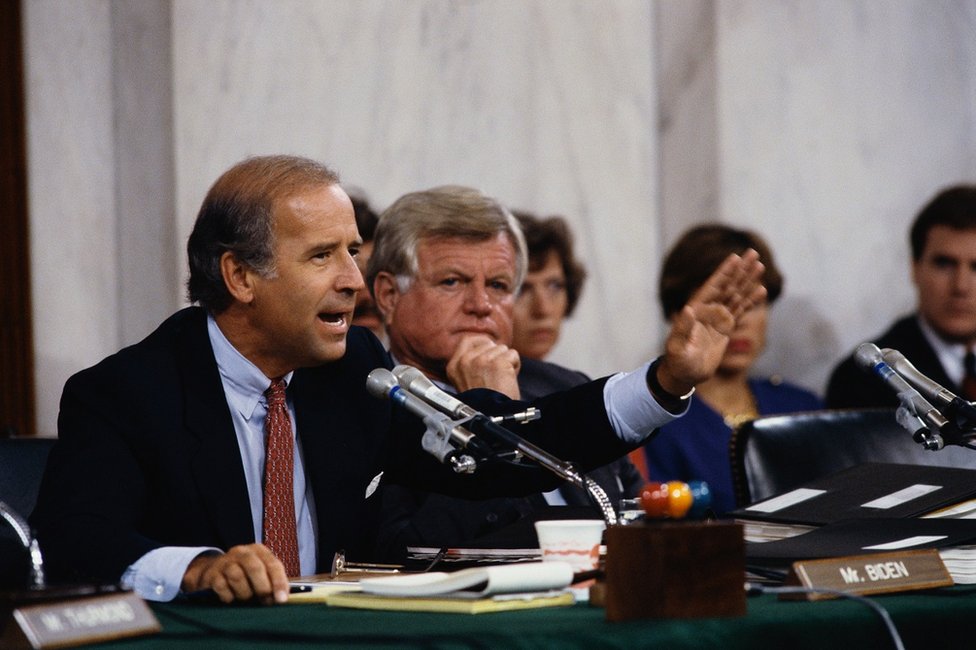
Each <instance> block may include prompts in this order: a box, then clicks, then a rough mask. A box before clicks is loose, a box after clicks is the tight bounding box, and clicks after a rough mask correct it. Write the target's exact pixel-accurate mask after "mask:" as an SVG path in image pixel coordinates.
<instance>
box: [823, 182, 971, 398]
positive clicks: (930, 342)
mask: <svg viewBox="0 0 976 650" xmlns="http://www.w3.org/2000/svg"><path fill="white" fill-rule="evenodd" d="M911 248H912V280H913V282H914V284H915V288H916V290H917V295H918V305H917V310H916V312H915V313H914V314H911V315H908V316H905V317H903V318H900V319H899V320H898V321H897V322H895V323H894V325H892V326H891V328H890V329H888V331H886V332H885V333H884V334H882V335H881V336H879V337H877V338H875V339H872V342H874V343H875V344H876V345H877V346H878V347H880V348H892V349H895V350H898V351H899V352H901V353H902V354H903V355H904V356H905V358H906V359H908V360H909V361H911V362H912V364H913V365H914V366H915V367H916V368H918V370H919V371H920V372H922V373H923V374H925V375H927V376H928V377H930V378H931V379H932V380H934V381H936V382H938V383H939V384H941V385H943V386H945V387H946V388H948V389H949V390H950V391H952V392H954V393H956V394H957V395H963V396H965V397H966V398H967V399H969V400H976V368H974V365H976V361H969V364H970V368H969V373H970V375H971V380H970V381H966V374H967V357H968V358H969V359H973V356H972V350H973V347H974V346H976V185H957V186H953V187H949V188H946V189H944V190H942V191H941V192H939V193H938V194H937V195H936V196H935V197H933V198H932V199H931V200H930V201H929V203H928V204H927V205H926V206H925V207H923V208H922V210H921V211H920V212H919V214H918V216H916V218H915V222H914V223H913V224H912V228H911ZM826 401H827V405H828V406H830V407H832V408H845V407H875V406H877V407H887V406H890V407H896V406H898V398H897V396H896V395H895V393H894V391H892V390H891V388H889V387H888V386H887V385H886V384H885V383H884V382H883V381H882V380H881V379H880V378H878V377H877V376H876V375H874V374H873V373H870V374H869V373H868V372H866V371H865V370H863V369H861V368H859V367H858V365H857V363H856V362H855V360H854V356H853V354H852V355H850V356H848V357H847V358H846V359H844V360H843V361H842V362H841V363H840V364H839V365H838V366H837V367H836V368H835V369H834V371H833V373H832V374H831V376H830V381H829V383H828V386H827V398H826Z"/></svg>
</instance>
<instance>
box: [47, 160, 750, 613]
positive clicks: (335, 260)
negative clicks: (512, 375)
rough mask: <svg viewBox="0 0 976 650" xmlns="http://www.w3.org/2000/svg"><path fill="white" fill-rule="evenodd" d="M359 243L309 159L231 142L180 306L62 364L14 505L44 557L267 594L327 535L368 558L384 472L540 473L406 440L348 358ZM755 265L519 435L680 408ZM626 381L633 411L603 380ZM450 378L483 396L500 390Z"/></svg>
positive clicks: (634, 420)
mask: <svg viewBox="0 0 976 650" xmlns="http://www.w3.org/2000/svg"><path fill="white" fill-rule="evenodd" d="M360 242H361V239H360V237H359V234H358V232H357V229H356V223H355V219H354V216H353V209H352V205H351V203H350V201H349V197H348V196H347V195H346V193H345V192H344V191H343V190H342V188H341V187H340V186H339V184H338V181H337V178H336V176H335V174H334V172H332V171H331V170H329V169H328V168H326V167H324V166H322V165H320V164H318V163H315V162H314V161H310V160H307V159H303V158H296V157H291V156H267V157H258V158H251V159H248V160H245V161H243V162H241V163H239V164H237V165H235V166H234V167H232V168H231V169H229V170H228V171H227V172H225V173H224V174H223V175H222V176H221V177H220V178H219V179H218V180H217V181H216V183H215V184H214V185H213V187H211V189H210V191H209V192H208V194H207V197H206V198H205V200H204V202H203V205H202V207H201V209H200V212H199V214H198V216H197V220H196V223H195V225H194V228H193V232H192V233H191V235H190V239H189V242H188V246H187V251H188V254H189V262H190V279H189V283H188V287H189V296H190V299H191V300H192V301H194V302H197V303H199V305H200V306H199V307H190V308H188V309H184V310H182V311H180V312H178V313H177V314H175V315H174V316H172V317H171V318H169V319H168V320H167V321H165V322H164V323H163V324H162V325H161V326H160V327H159V328H158V329H157V330H156V331H155V332H154V333H152V334H150V335H149V336H148V337H147V338H146V339H145V340H143V341H142V342H140V343H138V344H136V345H133V346H131V347H128V348H125V349H123V350H122V351H120V352H118V353H117V354H114V355H112V356H110V357H108V358H106V359H105V360H103V361H102V362H100V363H99V364H97V365H95V366H94V367H92V368H89V369H87V370H83V371H81V372H79V373H78V374H76V375H74V376H73V377H71V378H70V379H69V380H68V382H67V383H66V384H65V389H64V393H63V396H62V399H61V412H60V415H59V418H58V433H59V440H58V442H57V443H56V445H55V447H54V449H53V450H52V451H51V454H50V458H49V463H48V467H47V469H46V472H45V477H44V480H43V484H42V486H41V491H40V495H39V498H38V503H37V507H36V508H35V510H34V513H33V514H32V517H31V522H32V525H33V526H34V528H35V530H36V531H37V534H38V537H39V539H40V543H41V547H42V550H43V552H44V554H45V557H46V562H47V565H48V568H49V571H50V574H51V575H52V576H53V577H54V578H56V579H60V580H79V579H80V580H97V581H106V582H116V581H120V582H121V583H122V584H123V586H126V587H131V588H133V589H134V590H135V591H136V592H137V593H139V594H140V595H141V596H143V597H145V598H148V599H153V600H169V599H172V598H174V597H175V596H176V595H177V594H179V593H181V592H182V593H185V592H195V591H198V590H202V589H209V590H213V591H214V592H215V593H216V594H217V596H219V598H220V599H221V600H222V601H224V602H230V601H233V600H252V599H257V600H259V601H261V602H266V603H270V602H284V601H285V600H287V597H288V577H289V576H290V575H298V574H308V573H315V572H320V571H323V570H327V567H329V566H330V563H331V561H332V557H333V554H334V553H335V552H336V551H337V550H340V549H344V550H346V551H347V553H349V555H350V556H351V557H352V558H353V559H357V558H361V559H369V557H370V554H371V553H372V552H373V547H374V545H375V541H376V533H377V523H378V521H377V511H378V498H379V494H380V492H381V491H382V489H383V485H384V484H385V483H386V482H405V483H407V484H410V485H415V486H418V487H425V488H428V489H444V490H449V491H454V492H457V493H459V494H464V495H466V496H487V495H489V494H505V493H508V494H524V493H527V492H531V491H534V490H537V489H539V487H540V485H545V484H547V482H548V480H549V477H547V476H545V473H544V472H541V471H539V470H532V469H528V468H513V469H510V468H503V467H497V466H490V465H489V466H485V467H482V468H479V471H478V473H477V474H476V475H474V476H462V475H454V474H452V473H451V471H450V470H449V469H448V468H447V467H445V466H443V465H441V464H439V463H438V462H437V461H435V460H434V459H433V458H432V457H431V456H428V455H427V454H425V453H424V452H423V451H421V447H420V445H419V442H418V441H419V438H420V436H421V434H422V431H421V427H420V426H418V425H417V423H416V422H415V421H413V420H412V419H409V418H405V417H402V414H401V413H399V412H394V411H392V410H391V408H390V406H389V403H388V402H385V401H379V400H375V399H373V398H372V397H370V396H369V395H368V394H367V392H366V389H365V379H366V376H367V374H368V373H369V372H370V371H371V370H372V369H374V368H377V367H389V366H390V362H389V358H388V355H387V354H386V353H385V351H384V350H383V348H382V346H381V345H380V343H379V341H378V340H377V339H376V338H375V336H373V335H372V334H371V333H369V332H367V331H366V330H365V329H361V328H350V326H349V322H350V320H351V317H352V314H353V309H354V305H355V301H356V294H357V293H358V292H359V291H361V290H362V289H363V288H364V285H363V280H362V276H361V274H360V272H359V269H358V268H357V266H356V260H355V257H356V253H357V250H358V246H359V244H360ZM761 269H762V265H761V264H760V263H759V262H758V260H757V259H756V258H755V257H753V256H749V255H747V256H744V257H743V258H736V259H730V260H729V263H728V264H727V265H726V267H725V268H724V270H723V272H722V273H718V274H716V277H715V280H714V282H713V283H712V287H711V291H709V292H708V293H707V294H706V295H703V296H702V298H701V300H700V302H699V304H698V305H697V308H696V309H695V310H694V311H693V312H692V313H689V314H688V319H687V320H685V321H684V322H683V323H682V324H681V325H679V326H677V327H675V328H673V329H672V334H671V336H670V337H669V339H668V347H667V353H666V354H665V356H663V357H662V358H661V359H660V360H659V362H658V363H657V364H656V365H655V367H654V370H653V372H646V374H645V375H638V376H635V375H634V374H629V375H626V376H625V377H624V379H623V380H621V381H620V382H617V384H616V385H611V384H609V383H608V382H594V383H591V384H586V385H584V386H580V387H578V388H576V389H574V390H573V391H570V392H569V393H566V394H560V395H554V396H551V397H549V398H545V399H543V400H541V401H540V402H539V404H538V406H539V407H540V408H544V409H545V410H546V411H547V413H548V414H549V417H548V418H547V419H548V420H549V422H548V423H544V422H539V423H535V424H534V425H532V426H529V427H526V429H525V430H524V431H525V432H526V434H527V435H530V436H532V437H533V439H534V440H535V441H536V442H537V443H538V444H540V445H543V446H547V447H549V446H550V445H551V447H550V448H551V449H552V450H553V451H554V452H555V453H559V454H560V455H563V456H564V457H566V458H570V459H574V460H579V462H580V463H581V464H583V465H584V466H588V467H592V466H594V465H598V464H602V463H605V462H607V461H609V460H610V459H611V458H614V457H617V456H619V455H620V454H621V453H624V452H625V451H626V450H627V449H629V448H631V447H632V446H633V445H634V444H635V442H634V438H635V437H642V436H646V435H647V434H648V433H650V429H651V428H653V427H655V426H658V425H660V424H661V423H662V422H665V421H669V420H670V419H672V418H673V417H674V415H669V410H670V412H671V413H681V412H682V410H683V408H684V403H683V402H682V401H681V400H680V399H678V398H677V397H676V396H677V395H681V394H682V392H683V391H685V390H688V389H690V388H691V387H692V386H693V385H694V384H695V383H697V382H699V381H701V380H702V378H704V377H705V376H707V375H708V373H709V372H711V371H712V370H713V369H714V366H715V364H717V360H718V357H720V356H721V350H722V349H723V347H724V345H725V343H726V342H727V335H728V332H729V331H731V328H732V327H733V326H734V321H735V319H736V318H737V317H738V315H739V314H741V313H742V311H743V310H744V309H746V308H748V306H749V305H750V304H751V303H752V301H754V300H757V299H761V297H762V294H763V290H762V288H761V287H760V286H758V280H757V278H758V277H759V273H760V272H761ZM634 383H636V384H639V385H641V386H642V387H643V391H637V392H636V395H637V396H638V397H639V399H638V402H639V403H640V405H641V406H640V407H639V409H638V412H637V413H635V412H634V411H632V406H631V405H630V404H629V403H628V402H627V400H626V399H625V398H626V397H627V395H622V394H621V389H622V388H627V387H630V388H631V389H633V385H634ZM648 389H650V390H648ZM282 393H283V394H282ZM631 396H634V394H631ZM465 397H466V399H471V400H472V402H473V403H475V404H476V405H477V407H478V408H480V409H482V410H484V411H486V412H490V413H495V412H499V411H501V412H505V411H506V410H507V411H508V412H511V409H513V408H515V406H517V405H514V406H513V405H510V404H509V405H507V404H505V403H504V402H502V401H501V397H502V396H500V395H497V394H495V393H489V392H488V391H483V392H482V393H480V394H474V395H471V396H470V397H469V396H467V395H466V396H465ZM607 400H609V403H610V404H611V408H610V409H609V410H608V409H605V408H604V406H603V405H604V404H605V403H608V402H607ZM646 408H650V409H651V412H650V413H648V412H647V411H643V415H641V409H646ZM578 420H585V421H587V422H588V423H589V424H590V425H592V426H591V428H589V430H588V432H587V437H586V439H585V440H574V439H572V438H567V437H565V436H561V435H560V431H561V429H563V428H565V427H566V426H568V425H569V423H571V422H575V421H578ZM266 426H267V429H268V431H267V433H265V429H266ZM266 436H267V437H266ZM292 504H293V507H291V506H292ZM272 548H274V549H275V550H272ZM286 564H287V566H288V567H289V568H288V569H287V570H286V568H285V567H286Z"/></svg>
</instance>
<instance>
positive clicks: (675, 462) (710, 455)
mask: <svg viewBox="0 0 976 650" xmlns="http://www.w3.org/2000/svg"><path fill="white" fill-rule="evenodd" d="M749 388H750V389H751V390H752V394H753V395H755V397H756V402H757V407H758V409H759V413H760V414H761V415H774V414H777V413H796V412H799V411H813V410H817V409H820V408H823V404H822V403H821V401H820V398H818V397H817V396H816V395H814V394H813V393H811V392H810V391H808V390H805V389H803V388H799V387H797V386H794V385H792V384H789V383H786V382H773V381H770V380H769V379H750V380H749ZM731 439H732V429H730V428H729V427H728V426H727V425H726V424H725V421H724V420H723V418H722V416H721V415H720V414H719V413H717V412H716V411H714V410H713V409H712V408H711V407H710V406H708V405H707V404H706V403H705V402H704V401H702V400H701V399H698V398H696V397H693V398H692V400H691V406H690V407H689V409H688V413H687V415H685V416H684V417H683V418H680V419H678V420H675V421H674V422H670V423H668V424H666V425H664V426H663V427H661V428H660V430H659V431H658V433H657V436H655V437H654V438H651V439H650V440H649V441H648V442H647V443H646V444H645V446H644V452H645V454H646V458H647V473H648V474H649V475H650V479H651V480H652V481H662V482H663V481H671V480H677V481H706V482H707V483H708V487H709V489H710V490H711V493H712V510H714V511H715V513H716V514H718V515H720V516H721V515H723V514H725V513H728V512H729V511H731V510H734V509H735V507H736V503H735V491H734V489H733V487H732V460H731V457H730V455H729V444H730V442H731Z"/></svg>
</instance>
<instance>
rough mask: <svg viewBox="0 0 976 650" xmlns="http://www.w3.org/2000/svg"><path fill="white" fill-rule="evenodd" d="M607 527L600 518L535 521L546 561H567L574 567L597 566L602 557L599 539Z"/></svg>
mask: <svg viewBox="0 0 976 650" xmlns="http://www.w3.org/2000/svg"><path fill="white" fill-rule="evenodd" d="M604 528H606V524H604V523H603V522H602V521H600V520H599V519H554V520H550V521H537V522H535V532H536V535H538V537H539V548H540V549H541V550H542V560H543V561H544V562H547V561H549V562H551V561H557V562H568V563H569V564H571V565H572V566H573V568H574V569H577V570H580V571H588V570H590V569H595V568H596V567H597V565H598V564H599V561H600V540H601V539H602V537H603V529H604Z"/></svg>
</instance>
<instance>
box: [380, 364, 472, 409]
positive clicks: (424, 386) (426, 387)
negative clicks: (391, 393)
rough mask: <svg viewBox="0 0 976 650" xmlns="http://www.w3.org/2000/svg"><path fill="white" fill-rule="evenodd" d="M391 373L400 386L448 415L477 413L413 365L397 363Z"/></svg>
mask: <svg viewBox="0 0 976 650" xmlns="http://www.w3.org/2000/svg"><path fill="white" fill-rule="evenodd" d="M393 374H394V376H396V378H397V381H399V382H400V385H401V386H403V387H404V388H406V389H407V390H408V391H410V392H411V393H413V394H414V395H416V396H417V397H419V398H420V399H422V400H424V401H425V402H427V403H428V404H431V405H433V406H435V407H437V408H439V409H440V410H442V411H444V412H445V413H447V414H448V415H453V416H454V417H456V418H473V417H474V416H476V415H478V411H476V410H474V409H473V408H471V407H470V406H468V405H467V404H465V403H464V402H462V401H461V400H459V399H458V398H456V397H454V396H453V395H451V394H449V393H447V392H446V391H443V390H441V389H440V388H438V387H437V386H436V385H435V384H434V382H432V381H431V380H430V379H428V378H427V375H425V374H424V373H422V372H420V370H418V369H417V368H414V367H413V366H407V365H399V366H397V367H396V368H394V369H393Z"/></svg>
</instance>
